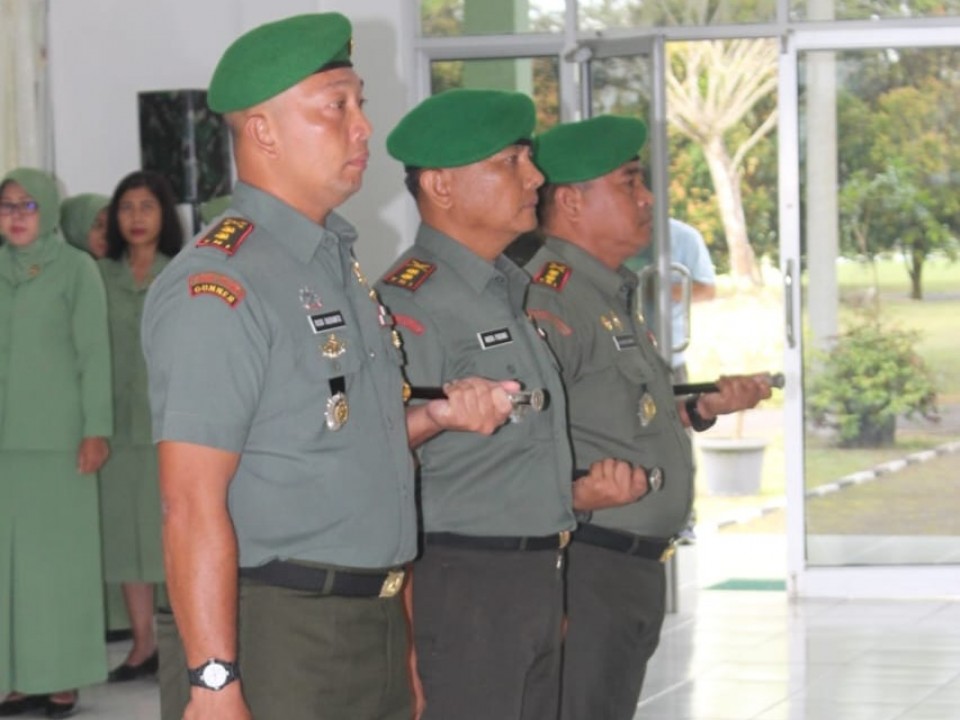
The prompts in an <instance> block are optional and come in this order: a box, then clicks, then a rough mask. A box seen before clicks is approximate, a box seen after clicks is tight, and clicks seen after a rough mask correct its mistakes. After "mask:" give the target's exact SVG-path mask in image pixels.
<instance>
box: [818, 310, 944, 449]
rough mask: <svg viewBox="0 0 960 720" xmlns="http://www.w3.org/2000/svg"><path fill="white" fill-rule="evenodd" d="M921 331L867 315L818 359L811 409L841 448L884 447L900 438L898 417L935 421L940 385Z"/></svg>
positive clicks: (819, 422) (819, 425)
mask: <svg viewBox="0 0 960 720" xmlns="http://www.w3.org/2000/svg"><path fill="white" fill-rule="evenodd" d="M919 338H920V334H919V333H918V332H916V331H908V330H903V329H900V328H896V327H893V326H891V325H885V324H883V323H882V322H881V320H880V319H879V317H872V316H868V317H866V318H861V319H859V320H858V321H856V322H855V323H854V324H852V325H851V326H850V327H849V328H848V329H847V330H846V331H845V332H843V333H841V334H839V335H838V336H837V337H836V338H835V340H834V342H833V343H832V346H831V347H830V348H829V349H828V350H827V351H825V352H823V351H822V352H818V353H816V355H815V358H814V368H815V370H814V373H813V377H812V379H811V380H810V382H809V384H808V389H807V412H808V416H809V418H810V420H811V421H812V422H813V423H814V425H816V426H818V427H826V428H830V429H832V430H833V431H834V434H835V438H836V441H837V444H838V445H840V446H841V447H883V446H887V445H892V444H893V443H894V440H895V438H896V428H897V416H904V417H911V416H913V415H917V414H919V415H921V416H923V417H924V418H927V419H928V420H936V419H938V417H937V408H936V386H935V383H934V380H933V376H932V374H931V372H930V370H929V369H928V368H927V366H926V364H925V363H924V361H923V358H922V357H920V355H918V354H917V352H916V350H915V349H914V348H915V346H916V344H917V341H918V340H919Z"/></svg>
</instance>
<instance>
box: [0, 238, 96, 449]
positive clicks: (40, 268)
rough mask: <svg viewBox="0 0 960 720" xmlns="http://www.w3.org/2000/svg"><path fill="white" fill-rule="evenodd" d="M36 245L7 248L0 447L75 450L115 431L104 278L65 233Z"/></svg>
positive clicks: (1, 293)
mask: <svg viewBox="0 0 960 720" xmlns="http://www.w3.org/2000/svg"><path fill="white" fill-rule="evenodd" d="M36 243H42V247H39V246H37V247H34V246H31V247H30V248H29V249H28V250H27V251H26V252H27V253H28V255H25V254H24V250H21V249H18V248H15V247H12V246H11V245H9V244H4V245H3V246H2V247H0V449H2V450H64V451H76V449H77V446H78V445H79V443H80V440H81V439H82V438H85V437H109V436H110V434H111V431H112V428H113V418H112V412H111V407H110V341H109V336H108V331H107V305H106V299H105V296H104V290H103V283H102V282H101V280H100V274H99V273H98V272H97V267H96V265H95V264H94V261H93V260H92V259H91V258H90V257H89V256H88V255H87V254H86V253H84V252H81V251H80V250H77V249H76V248H74V247H71V246H69V245H67V244H65V243H64V242H63V240H62V239H61V238H60V237H59V235H56V236H50V237H47V238H41V239H38V240H37V241H36ZM36 243H35V245H36ZM28 256H29V257H30V259H29V261H28V267H19V265H21V264H22V260H23V259H24V258H25V257H28Z"/></svg>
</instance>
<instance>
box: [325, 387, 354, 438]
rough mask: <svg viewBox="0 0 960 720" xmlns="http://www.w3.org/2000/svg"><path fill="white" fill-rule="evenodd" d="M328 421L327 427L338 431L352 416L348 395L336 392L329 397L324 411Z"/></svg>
mask: <svg viewBox="0 0 960 720" xmlns="http://www.w3.org/2000/svg"><path fill="white" fill-rule="evenodd" d="M324 417H325V418H326V421H327V427H328V428H329V429H330V430H333V431H334V432H336V431H337V430H339V429H340V428H342V427H343V426H344V425H346V424H347V420H348V419H349V418H350V404H349V403H348V402H347V396H346V394H345V393H343V392H338V393H334V394H333V395H331V396H330V397H329V398H328V399H327V409H326V412H325V413H324Z"/></svg>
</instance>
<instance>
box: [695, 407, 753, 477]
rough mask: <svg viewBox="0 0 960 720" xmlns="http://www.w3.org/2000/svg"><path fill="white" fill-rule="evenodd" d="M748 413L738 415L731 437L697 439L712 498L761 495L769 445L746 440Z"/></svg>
mask: <svg viewBox="0 0 960 720" xmlns="http://www.w3.org/2000/svg"><path fill="white" fill-rule="evenodd" d="M743 421H744V411H740V412H738V413H736V415H735V418H734V423H735V424H734V432H733V435H732V436H730V437H722V436H711V435H701V436H698V437H697V447H699V448H700V458H701V461H702V465H703V475H704V477H705V478H706V482H707V492H708V493H709V494H710V495H757V494H758V493H759V492H760V480H761V477H762V474H763V452H764V449H765V448H766V447H767V441H766V440H765V439H764V438H760V437H744V435H743Z"/></svg>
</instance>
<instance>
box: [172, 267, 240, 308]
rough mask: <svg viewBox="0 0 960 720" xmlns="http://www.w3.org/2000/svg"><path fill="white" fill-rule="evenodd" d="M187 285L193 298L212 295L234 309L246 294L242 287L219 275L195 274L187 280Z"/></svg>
mask: <svg viewBox="0 0 960 720" xmlns="http://www.w3.org/2000/svg"><path fill="white" fill-rule="evenodd" d="M187 285H188V287H189V288H190V294H191V295H192V296H193V297H197V296H199V295H213V296H214V297H218V298H220V299H221V300H223V301H224V302H225V303H226V304H227V305H229V306H230V307H236V305H237V304H238V303H239V302H240V301H241V300H243V298H244V296H245V295H246V294H247V291H246V290H245V289H244V287H243V285H241V284H240V283H238V282H237V281H236V280H234V279H233V278H231V277H227V276H226V275H221V274H220V273H212V272H206V273H196V274H194V275H191V276H190V277H189V278H187Z"/></svg>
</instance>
